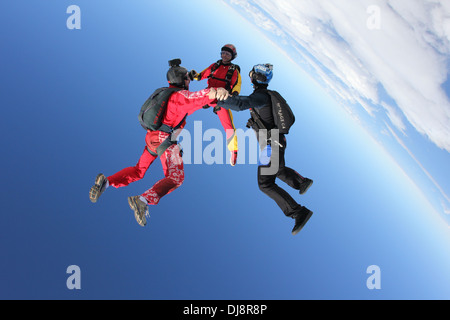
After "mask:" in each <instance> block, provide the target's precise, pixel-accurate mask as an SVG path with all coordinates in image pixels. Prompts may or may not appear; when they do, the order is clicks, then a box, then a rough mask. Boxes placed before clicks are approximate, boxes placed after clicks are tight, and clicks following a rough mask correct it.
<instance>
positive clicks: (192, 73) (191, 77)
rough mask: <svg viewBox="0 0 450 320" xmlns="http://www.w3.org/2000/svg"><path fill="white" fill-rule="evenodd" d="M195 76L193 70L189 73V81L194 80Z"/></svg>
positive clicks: (196, 74)
mask: <svg viewBox="0 0 450 320" xmlns="http://www.w3.org/2000/svg"><path fill="white" fill-rule="evenodd" d="M196 76H198V73H197V71H195V70H191V71H189V79H191V80H194V78H195V77H196Z"/></svg>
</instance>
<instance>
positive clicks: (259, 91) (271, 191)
mask: <svg viewBox="0 0 450 320" xmlns="http://www.w3.org/2000/svg"><path fill="white" fill-rule="evenodd" d="M217 105H218V106H220V107H222V108H225V109H231V110H235V111H242V110H246V109H250V108H252V109H258V110H257V111H258V113H259V115H260V117H261V120H262V123H263V124H264V127H265V128H266V129H267V130H270V129H273V128H275V123H274V120H273V116H272V102H271V98H270V95H269V94H268V93H267V86H261V87H259V88H256V89H255V90H254V92H253V93H252V94H251V95H250V96H248V97H247V96H231V97H229V98H228V99H227V100H225V102H224V101H219V102H218V103H217ZM279 142H280V144H281V146H279V147H278V148H274V150H276V149H278V155H279V157H278V161H279V166H278V171H277V172H276V173H274V174H269V175H267V174H262V173H263V172H262V171H263V169H264V168H266V167H270V165H271V164H272V162H273V161H276V160H277V159H276V158H277V157H276V154H275V152H273V153H272V154H271V156H270V161H271V162H269V163H268V164H265V165H264V164H263V165H262V164H260V165H259V166H258V186H259V189H260V190H261V191H262V192H264V193H265V194H266V195H268V196H269V197H270V198H272V199H273V200H274V201H275V202H276V203H277V205H278V206H279V207H280V209H281V210H282V211H283V213H284V214H285V215H286V216H288V217H291V216H292V215H294V214H295V213H298V212H299V211H300V210H301V208H302V206H301V205H299V204H298V203H297V202H296V201H295V200H294V199H293V198H292V197H291V196H290V194H289V193H287V192H286V191H285V190H284V189H282V188H280V187H279V186H278V185H277V184H276V183H275V179H276V178H279V179H280V180H281V181H284V182H285V183H286V184H287V185H289V186H290V187H292V188H294V189H296V190H300V184H301V183H302V181H303V180H304V179H305V178H304V177H302V176H301V175H300V174H299V173H298V172H296V171H295V170H293V169H291V168H289V167H286V165H285V159H284V156H285V151H286V137H285V136H284V135H283V134H280V135H279ZM259 143H260V145H261V144H263V142H262V141H259ZM264 144H265V142H264Z"/></svg>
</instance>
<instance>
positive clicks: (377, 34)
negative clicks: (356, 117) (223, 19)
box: [231, 0, 450, 152]
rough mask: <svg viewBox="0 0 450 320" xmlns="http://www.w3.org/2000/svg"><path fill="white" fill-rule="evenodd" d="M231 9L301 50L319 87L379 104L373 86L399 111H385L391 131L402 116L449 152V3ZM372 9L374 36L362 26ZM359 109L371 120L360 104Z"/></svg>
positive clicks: (260, 1)
mask: <svg viewBox="0 0 450 320" xmlns="http://www.w3.org/2000/svg"><path fill="white" fill-rule="evenodd" d="M231 3H232V4H234V5H239V6H240V8H241V9H243V10H244V11H245V12H246V13H247V15H248V14H250V15H251V16H252V19H253V21H254V22H255V23H256V24H258V25H259V26H261V27H262V28H263V29H264V30H266V31H268V32H271V33H272V34H274V35H276V36H278V37H280V38H282V39H283V41H286V40H289V41H290V43H291V44H293V45H297V46H298V47H300V48H302V50H303V51H304V53H306V55H309V57H306V58H305V60H306V61H307V62H308V63H309V64H310V65H311V67H312V68H313V69H315V70H316V76H318V77H320V82H321V83H324V84H327V85H328V86H329V88H331V90H333V91H335V95H336V96H339V97H341V98H343V99H346V100H347V101H349V102H351V103H354V102H360V101H369V102H371V103H373V104H375V105H380V104H381V102H382V101H381V99H382V97H381V96H380V94H379V92H378V86H379V85H380V84H381V85H382V86H383V87H384V88H385V90H386V92H387V93H388V94H389V95H390V96H391V97H392V98H393V99H394V100H395V102H396V104H397V106H398V108H399V109H398V110H396V109H395V108H394V107H393V106H389V107H386V108H385V109H386V110H387V114H388V116H389V118H390V120H391V121H392V123H393V124H394V125H395V126H396V127H397V128H399V129H401V130H402V131H403V130H404V128H405V125H404V123H403V121H402V120H401V119H402V117H401V113H403V115H404V119H405V120H407V121H409V123H410V124H411V125H412V126H413V127H414V128H415V129H416V130H417V131H418V132H420V133H421V134H423V135H425V136H427V137H428V138H429V139H430V140H431V141H432V142H434V143H435V144H436V145H437V146H438V147H440V148H442V149H445V150H447V151H449V152H450V102H449V99H448V97H447V95H446V94H445V92H444V90H443V89H442V84H443V83H444V82H445V81H446V79H447V63H448V61H449V58H450V1H448V0H422V1H398V0H397V1H394V0H333V1H330V0H250V1H244V0H231ZM372 5H376V6H377V7H378V8H379V9H380V11H379V12H380V21H379V26H380V28H379V29H375V30H373V29H369V28H368V27H367V21H368V19H369V18H370V15H369V13H368V12H367V8H368V7H369V6H372ZM338 82H340V83H339V84H337V83H338ZM383 106H387V104H384V105H383ZM363 107H364V108H365V109H366V110H367V112H369V114H371V115H372V116H373V110H372V109H371V108H370V106H369V104H368V103H366V104H365V105H363Z"/></svg>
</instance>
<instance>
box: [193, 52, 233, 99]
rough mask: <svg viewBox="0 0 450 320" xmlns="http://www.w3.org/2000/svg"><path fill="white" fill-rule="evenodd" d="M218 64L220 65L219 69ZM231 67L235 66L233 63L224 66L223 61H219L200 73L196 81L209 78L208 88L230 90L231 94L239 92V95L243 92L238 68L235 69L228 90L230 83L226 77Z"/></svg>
mask: <svg viewBox="0 0 450 320" xmlns="http://www.w3.org/2000/svg"><path fill="white" fill-rule="evenodd" d="M217 64H219V66H218V67H217ZM231 66H235V65H233V64H232V63H228V64H223V63H222V61H221V60H219V61H218V62H217V63H213V64H211V65H210V66H209V67H208V68H206V69H205V70H203V71H202V72H200V73H199V74H198V75H197V76H196V77H195V80H198V81H200V80H203V79H206V78H208V88H225V89H227V90H229V91H230V93H233V92H237V93H238V94H239V93H240V92H241V74H240V73H239V70H238V68H237V67H236V68H235V70H234V72H233V75H232V77H231V79H230V81H229V82H230V83H229V88H227V82H228V81H227V79H226V75H227V73H228V70H229V69H230V67H231ZM216 67H217V68H216ZM215 68H216V69H215ZM214 69H215V70H214ZM212 70H214V72H213V74H211V71H212Z"/></svg>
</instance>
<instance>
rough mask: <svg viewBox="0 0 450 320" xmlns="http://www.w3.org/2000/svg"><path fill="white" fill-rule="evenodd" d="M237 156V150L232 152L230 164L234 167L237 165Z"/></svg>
mask: <svg viewBox="0 0 450 320" xmlns="http://www.w3.org/2000/svg"><path fill="white" fill-rule="evenodd" d="M237 154H238V152H237V150H235V151H232V152H231V158H230V164H231V166H232V167H234V166H235V165H236V162H237Z"/></svg>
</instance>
